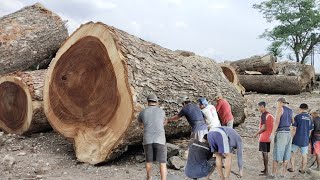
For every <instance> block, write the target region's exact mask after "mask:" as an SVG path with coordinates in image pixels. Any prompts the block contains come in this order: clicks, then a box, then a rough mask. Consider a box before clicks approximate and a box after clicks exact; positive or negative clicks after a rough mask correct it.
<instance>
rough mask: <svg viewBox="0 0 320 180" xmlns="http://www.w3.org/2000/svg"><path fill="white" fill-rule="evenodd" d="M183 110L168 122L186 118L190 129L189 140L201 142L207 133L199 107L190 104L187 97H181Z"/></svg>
mask: <svg viewBox="0 0 320 180" xmlns="http://www.w3.org/2000/svg"><path fill="white" fill-rule="evenodd" d="M182 105H183V108H182V110H181V111H180V112H179V114H177V115H175V116H173V117H172V118H169V119H167V121H168V122H172V121H178V120H179V119H180V118H181V117H183V116H184V117H186V119H187V121H188V123H189V124H190V126H191V128H192V133H191V139H196V140H198V141H200V142H203V136H204V135H205V134H207V133H208V126H207V124H206V122H205V120H204V117H203V114H202V111H201V109H200V108H199V106H198V105H197V104H195V103H192V102H191V101H190V99H189V98H188V97H187V96H184V97H182Z"/></svg>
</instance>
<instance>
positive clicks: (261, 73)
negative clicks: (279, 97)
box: [230, 55, 315, 94]
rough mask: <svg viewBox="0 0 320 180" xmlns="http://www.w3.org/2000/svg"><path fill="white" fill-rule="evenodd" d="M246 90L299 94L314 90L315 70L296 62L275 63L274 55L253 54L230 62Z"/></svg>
mask: <svg viewBox="0 0 320 180" xmlns="http://www.w3.org/2000/svg"><path fill="white" fill-rule="evenodd" d="M230 65H231V66H233V67H235V68H236V71H237V73H238V77H239V81H240V84H241V85H243V87H244V88H245V89H246V91H253V92H258V93H268V94H299V93H301V92H304V91H308V92H310V91H312V90H313V88H314V81H315V70H314V68H313V67H312V66H310V65H304V64H300V63H295V62H279V63H275V58H274V57H273V56H272V55H265V56H253V57H251V58H248V59H244V60H239V61H235V62H231V63H230Z"/></svg>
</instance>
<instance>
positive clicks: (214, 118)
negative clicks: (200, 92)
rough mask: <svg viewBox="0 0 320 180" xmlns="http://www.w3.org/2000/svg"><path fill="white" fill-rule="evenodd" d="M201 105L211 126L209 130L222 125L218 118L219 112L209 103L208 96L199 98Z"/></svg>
mask: <svg viewBox="0 0 320 180" xmlns="http://www.w3.org/2000/svg"><path fill="white" fill-rule="evenodd" d="M198 102H199V107H200V109H201V111H202V113H203V115H204V119H205V121H206V123H207V125H208V127H209V130H211V129H212V128H215V127H220V126H221V124H220V121H219V118H218V114H217V111H216V108H215V107H214V106H213V105H211V104H209V103H208V101H207V99H206V98H199V99H198Z"/></svg>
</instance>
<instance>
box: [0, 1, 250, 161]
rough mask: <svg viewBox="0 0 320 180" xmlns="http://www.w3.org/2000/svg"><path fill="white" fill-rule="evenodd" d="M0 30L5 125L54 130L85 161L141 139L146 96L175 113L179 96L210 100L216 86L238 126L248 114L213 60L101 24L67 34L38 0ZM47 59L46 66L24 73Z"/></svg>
mask: <svg viewBox="0 0 320 180" xmlns="http://www.w3.org/2000/svg"><path fill="white" fill-rule="evenodd" d="M0 30H1V34H0V46H1V48H0V129H2V130H4V131H6V132H8V133H14V134H24V133H29V132H37V131H44V130H47V129H50V128H51V127H53V128H54V129H55V130H56V131H57V132H59V133H61V134H62V135H63V136H65V137H66V138H68V139H70V140H72V141H74V148H75V152H76V156H77V158H78V159H79V160H80V161H82V162H86V163H90V164H97V163H100V162H103V161H105V160H110V159H114V158H115V157H117V156H119V155H120V154H121V153H123V152H124V151H126V148H127V146H128V145H131V144H137V143H141V141H142V133H143V130H142V128H140V127H139V125H138V123H137V120H136V117H137V114H138V113H139V112H140V111H141V110H142V109H143V108H144V107H145V105H146V104H145V100H146V96H147V95H148V94H149V93H156V94H157V95H158V97H159V99H160V105H161V107H162V108H163V109H164V110H165V111H166V113H167V116H172V115H174V114H176V113H177V112H178V111H179V110H180V108H181V104H180V103H179V102H178V99H180V97H181V96H182V95H188V96H189V97H190V98H191V99H194V100H196V99H197V98H199V97H201V96H206V97H208V99H211V100H212V99H213V96H214V94H215V93H216V91H218V90H219V91H220V92H221V93H222V95H223V96H224V97H225V98H226V99H227V100H228V101H229V102H230V104H231V106H232V111H233V115H234V117H235V124H240V123H242V122H243V121H244V119H245V100H244V98H243V97H242V95H241V93H240V92H241V91H238V90H237V89H236V88H235V84H237V82H236V81H232V83H230V82H229V81H228V79H227V78H226V77H225V76H224V75H223V71H222V69H221V68H220V67H219V65H217V64H216V63H215V62H214V61H213V60H211V59H209V58H205V57H201V56H197V55H195V54H194V53H191V52H185V51H178V52H174V51H171V50H169V49H166V48H163V47H160V46H158V45H156V44H153V43H151V42H147V41H144V40H142V39H140V38H137V37H134V36H132V35H130V34H128V33H126V32H124V31H121V30H118V29H116V28H114V27H110V26H107V25H105V24H102V23H93V22H89V23H87V24H85V25H82V26H81V27H80V28H79V29H78V30H77V31H75V32H74V33H73V34H72V35H71V36H70V37H69V38H68V39H66V38H67V29H66V27H65V23H64V22H63V21H62V20H61V18H60V17H59V16H57V15H56V14H54V13H53V12H51V11H49V10H48V9H46V8H44V7H43V6H42V5H40V4H35V5H33V6H28V7H25V8H23V9H21V10H20V11H17V12H15V13H13V14H10V15H6V16H4V17H1V18H0ZM63 42H64V43H63ZM58 49H59V50H58ZM57 50H58V52H57ZM53 57H54V59H53V60H52V61H51V59H52V58H53ZM49 62H51V63H50V66H49V68H48V69H44V70H36V71H25V70H27V69H29V68H30V67H32V66H34V65H35V64H36V65H37V66H42V65H43V66H44V68H46V64H48V63H49ZM233 80H235V79H233ZM48 121H49V123H50V125H51V126H50V125H49V123H48ZM166 133H167V136H168V137H170V136H179V135H181V134H187V133H190V127H189V125H188V123H187V122H186V121H185V120H182V121H179V122H177V123H173V124H170V125H169V126H167V127H166Z"/></svg>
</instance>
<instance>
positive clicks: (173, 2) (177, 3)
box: [164, 0, 182, 6]
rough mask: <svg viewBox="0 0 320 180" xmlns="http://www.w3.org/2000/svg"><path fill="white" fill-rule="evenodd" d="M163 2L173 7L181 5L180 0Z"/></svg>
mask: <svg viewBox="0 0 320 180" xmlns="http://www.w3.org/2000/svg"><path fill="white" fill-rule="evenodd" d="M164 1H165V2H167V3H169V4H174V5H177V6H178V5H181V4H182V0H164Z"/></svg>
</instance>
